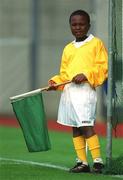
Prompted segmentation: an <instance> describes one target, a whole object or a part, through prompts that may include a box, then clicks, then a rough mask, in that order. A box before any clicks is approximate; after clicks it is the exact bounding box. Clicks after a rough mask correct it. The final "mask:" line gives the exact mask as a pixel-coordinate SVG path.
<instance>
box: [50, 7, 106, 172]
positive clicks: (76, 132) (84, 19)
mask: <svg viewBox="0 0 123 180" xmlns="http://www.w3.org/2000/svg"><path fill="white" fill-rule="evenodd" d="M69 23H70V28H71V32H72V34H73V36H75V40H74V41H72V42H71V43H69V44H68V45H67V46H66V47H65V48H64V51H63V55H62V60H61V67H60V74H59V75H56V76H54V77H52V78H51V79H50V80H49V86H50V88H49V90H56V89H60V88H56V87H55V86H54V85H56V84H58V83H62V82H67V81H71V83H69V84H66V85H65V86H64V87H63V86H62V89H63V92H62V95H61V99H60V104H59V111H58V123H60V124H63V125H66V126H71V127H72V130H73V144H74V147H75V151H76V154H77V157H78V161H77V164H76V165H75V166H74V167H73V168H71V169H70V172H73V173H80V172H90V166H89V165H88V161H87V157H86V143H87V145H88V148H89V150H90V152H91V155H92V158H93V168H92V171H93V172H96V173H101V172H102V168H103V167H104V165H103V161H102V158H101V154H100V144H99V140H98V136H97V134H96V133H95V131H94V121H95V118H96V117H95V113H96V103H97V95H96V90H95V88H96V87H97V86H100V85H102V84H103V82H104V81H105V80H106V78H107V71H108V70H107V69H108V68H107V64H108V63H107V52H106V49H105V47H104V45H103V43H102V41H101V40H100V39H99V38H97V37H94V36H93V35H92V34H90V35H87V33H88V30H89V28H90V17H89V15H88V13H87V12H85V11H83V10H77V11H75V12H73V13H72V14H71V15H70V19H69Z"/></svg>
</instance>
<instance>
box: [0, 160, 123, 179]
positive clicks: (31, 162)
mask: <svg viewBox="0 0 123 180" xmlns="http://www.w3.org/2000/svg"><path fill="white" fill-rule="evenodd" d="M0 161H9V164H10V162H12V164H27V165H36V166H42V167H49V168H54V169H60V170H64V171H68V170H69V168H67V167H64V166H59V165H53V164H50V163H40V162H35V161H25V160H20V159H10V158H2V157H0ZM111 176H112V177H117V178H123V175H111Z"/></svg>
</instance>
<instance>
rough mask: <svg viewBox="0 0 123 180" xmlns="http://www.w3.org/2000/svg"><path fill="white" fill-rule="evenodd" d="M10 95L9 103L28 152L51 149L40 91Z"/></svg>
mask: <svg viewBox="0 0 123 180" xmlns="http://www.w3.org/2000/svg"><path fill="white" fill-rule="evenodd" d="M27 94H28V95H25V96H22V95H19V96H17V97H16V96H15V97H11V98H10V99H11V104H12V107H13V110H14V112H15V115H16V118H17V120H18V121H19V124H20V126H21V128H22V131H23V135H24V138H25V141H26V145H27V147H28V150H29V151H30V152H38V151H47V150H49V149H51V144H50V139H49V134H48V129H47V123H46V116H45V111H44V104H43V97H42V93H41V92H40V93H38V94H32V93H31V95H29V93H27Z"/></svg>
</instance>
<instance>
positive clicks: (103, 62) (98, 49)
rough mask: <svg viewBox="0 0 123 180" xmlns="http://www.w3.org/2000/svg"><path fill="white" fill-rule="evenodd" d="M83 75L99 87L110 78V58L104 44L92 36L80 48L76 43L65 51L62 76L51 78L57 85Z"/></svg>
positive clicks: (92, 84)
mask: <svg viewBox="0 0 123 180" xmlns="http://www.w3.org/2000/svg"><path fill="white" fill-rule="evenodd" d="M80 73H83V74H84V75H85V76H86V78H87V81H88V83H90V85H91V86H93V87H97V86H99V85H101V84H103V82H104V81H105V79H106V78H107V76H108V56H107V50H106V48H105V46H104V44H103V42H102V41H101V40H100V39H99V38H97V37H94V36H92V35H91V38H87V39H86V40H85V41H84V43H83V44H82V45H81V46H80V47H75V45H74V42H71V43H69V44H68V45H66V47H65V48H64V50H63V54H62V59H61V67H60V74H59V75H56V76H54V77H52V78H51V80H53V81H54V82H55V83H62V82H66V81H70V80H72V78H73V77H74V76H76V75H77V74H80Z"/></svg>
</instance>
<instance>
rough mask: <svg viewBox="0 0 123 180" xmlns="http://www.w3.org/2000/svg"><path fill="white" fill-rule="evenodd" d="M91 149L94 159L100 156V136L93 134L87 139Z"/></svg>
mask: <svg viewBox="0 0 123 180" xmlns="http://www.w3.org/2000/svg"><path fill="white" fill-rule="evenodd" d="M86 141H87V144H88V147H89V150H90V151H91V155H92V158H93V160H95V159H96V158H100V156H101V155H100V143H99V140H98V136H97V135H94V136H91V137H90V138H88V139H86Z"/></svg>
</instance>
